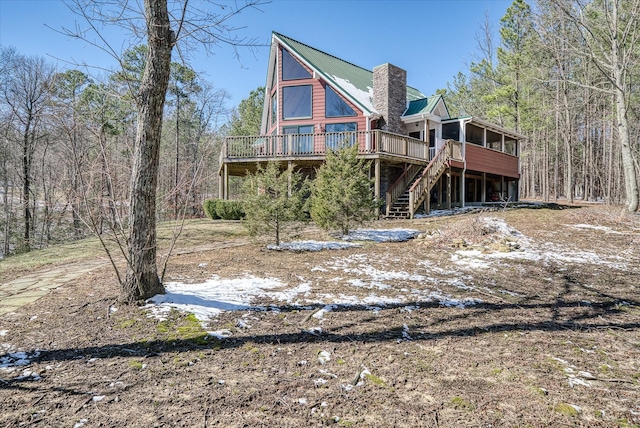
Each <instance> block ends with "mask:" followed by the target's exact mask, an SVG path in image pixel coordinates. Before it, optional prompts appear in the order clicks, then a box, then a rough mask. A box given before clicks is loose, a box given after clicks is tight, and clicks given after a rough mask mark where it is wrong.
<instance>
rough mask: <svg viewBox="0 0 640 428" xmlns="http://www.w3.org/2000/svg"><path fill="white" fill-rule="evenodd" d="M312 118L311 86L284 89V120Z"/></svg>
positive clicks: (286, 87)
mask: <svg viewBox="0 0 640 428" xmlns="http://www.w3.org/2000/svg"><path fill="white" fill-rule="evenodd" d="M309 117H311V85H303V86H285V87H284V88H282V118H283V119H299V118H309Z"/></svg>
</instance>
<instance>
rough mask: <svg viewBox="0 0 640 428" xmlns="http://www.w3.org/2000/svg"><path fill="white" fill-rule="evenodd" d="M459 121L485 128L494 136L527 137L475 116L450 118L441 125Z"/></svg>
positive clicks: (516, 138) (515, 138)
mask: <svg viewBox="0 0 640 428" xmlns="http://www.w3.org/2000/svg"><path fill="white" fill-rule="evenodd" d="M460 121H464V122H466V123H471V124H473V125H477V126H479V127H481V128H485V129H488V130H489V131H493V132H495V133H496V134H503V135H505V136H507V137H511V138H513V139H514V140H526V139H527V136H526V135H523V134H520V133H518V132H515V131H510V130H508V129H506V128H503V127H501V126H499V125H496V124H495V123H491V122H487V121H486V120H484V119H480V118H478V117H475V116H466V117H455V118H451V119H447V120H443V121H442V123H451V122H460Z"/></svg>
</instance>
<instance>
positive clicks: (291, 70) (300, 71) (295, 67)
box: [282, 49, 311, 80]
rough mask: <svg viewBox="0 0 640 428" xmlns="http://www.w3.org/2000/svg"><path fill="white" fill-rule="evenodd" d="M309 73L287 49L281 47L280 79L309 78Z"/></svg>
mask: <svg viewBox="0 0 640 428" xmlns="http://www.w3.org/2000/svg"><path fill="white" fill-rule="evenodd" d="M310 77H311V73H309V72H308V71H307V69H306V68H304V67H303V66H302V64H300V63H299V62H298V61H297V60H296V59H295V58H294V57H292V56H291V54H290V53H289V51H287V50H286V49H282V80H296V79H309V78H310Z"/></svg>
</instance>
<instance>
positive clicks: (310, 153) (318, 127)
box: [219, 32, 523, 218]
mask: <svg viewBox="0 0 640 428" xmlns="http://www.w3.org/2000/svg"><path fill="white" fill-rule="evenodd" d="M406 82H407V73H406V71H405V70H403V69H401V68H399V67H396V66H395V65H392V64H382V65H380V66H377V67H375V68H374V69H373V71H370V70H367V69H364V68H362V67H358V66H356V65H354V64H351V63H349V62H347V61H344V60H342V59H339V58H336V57H334V56H332V55H330V54H328V53H325V52H322V51H320V50H318V49H315V48H312V47H310V46H307V45H305V44H303V43H300V42H298V41H296V40H293V39H291V38H289V37H286V36H284V35H282V34H278V33H275V32H274V33H273V35H272V44H271V52H270V56H269V68H268V72H267V82H266V92H265V103H264V109H263V115H262V128H261V135H260V136H257V137H256V136H238V137H227V138H226V139H225V141H224V144H223V147H222V151H221V153H220V189H219V192H220V197H221V198H223V199H227V198H228V186H229V176H234V175H235V176H242V175H245V174H246V172H247V171H255V169H256V165H258V164H259V163H261V162H268V161H274V160H278V161H281V162H282V165H283V167H286V166H287V165H288V164H295V165H296V168H299V169H300V170H301V171H302V172H303V174H306V175H308V176H310V177H313V176H314V173H315V169H316V168H317V167H318V166H320V165H321V163H322V162H323V161H324V159H325V154H326V152H327V150H331V149H334V148H336V147H338V145H340V144H343V143H349V144H357V145H358V148H359V155H360V156H362V157H363V158H366V159H368V160H371V176H372V177H374V178H375V186H374V192H375V195H376V197H379V198H382V200H383V201H384V206H383V208H382V211H383V214H384V215H386V216H388V217H410V218H412V217H413V215H414V214H415V213H416V212H417V211H418V210H421V209H422V210H425V211H426V212H428V211H429V210H430V209H431V208H432V207H442V208H444V207H447V208H449V207H451V206H465V205H470V204H481V203H485V202H490V201H498V200H511V201H515V200H517V199H518V180H519V177H520V174H519V169H520V166H519V160H518V155H519V141H520V140H521V139H522V138H523V136H521V135H519V134H517V133H515V132H512V131H509V130H506V129H503V128H501V127H499V126H496V125H494V124H491V123H489V122H486V121H484V120H482V119H479V118H476V117H473V116H465V117H457V118H452V117H450V116H449V112H448V110H447V106H446V104H445V101H444V99H443V98H442V97H441V96H439V95H437V96H430V97H427V96H425V95H424V94H423V93H422V92H420V91H419V90H417V89H415V88H412V87H410V86H407V83H406Z"/></svg>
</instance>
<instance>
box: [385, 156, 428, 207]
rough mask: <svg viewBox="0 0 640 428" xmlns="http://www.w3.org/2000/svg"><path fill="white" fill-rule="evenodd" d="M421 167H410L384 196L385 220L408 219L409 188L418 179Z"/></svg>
mask: <svg viewBox="0 0 640 428" xmlns="http://www.w3.org/2000/svg"><path fill="white" fill-rule="evenodd" d="M421 171H422V165H410V166H409V167H408V168H407V169H406V170H405V171H404V172H403V173H402V175H401V176H400V177H398V179H397V180H396V182H395V183H393V184H392V185H391V187H389V190H388V191H387V194H386V199H387V200H386V207H387V209H386V215H385V217H386V218H409V217H410V216H411V214H410V213H409V188H410V187H411V185H412V184H413V183H415V181H416V180H417V179H418V177H420V172H421Z"/></svg>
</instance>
